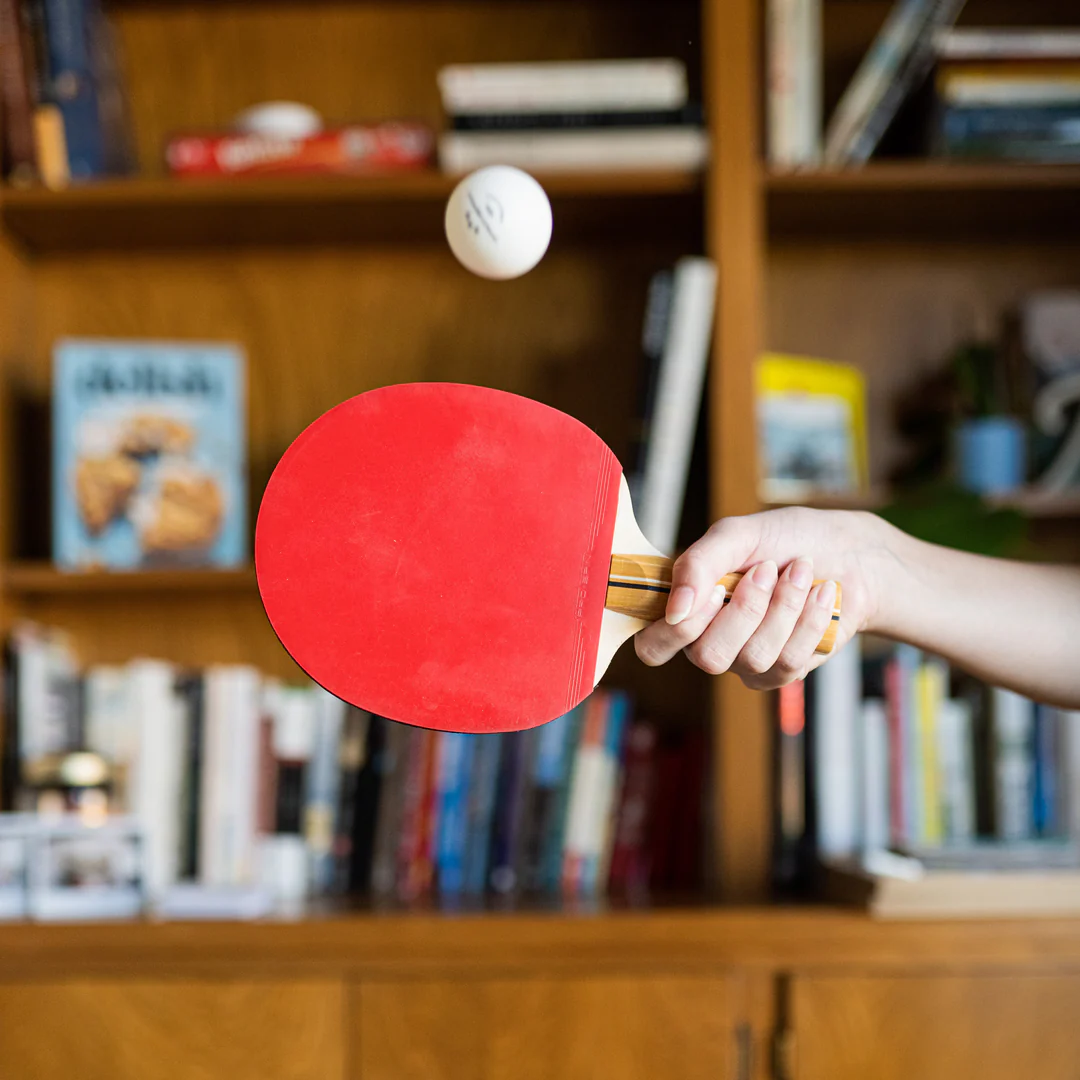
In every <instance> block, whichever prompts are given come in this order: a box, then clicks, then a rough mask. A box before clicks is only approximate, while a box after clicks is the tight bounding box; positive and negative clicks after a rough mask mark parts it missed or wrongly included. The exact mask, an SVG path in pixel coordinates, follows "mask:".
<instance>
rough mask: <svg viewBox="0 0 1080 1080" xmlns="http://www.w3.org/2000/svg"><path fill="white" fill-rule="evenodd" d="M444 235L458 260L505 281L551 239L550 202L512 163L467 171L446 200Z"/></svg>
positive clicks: (533, 261) (535, 260) (537, 257)
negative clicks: (472, 171) (471, 171)
mask: <svg viewBox="0 0 1080 1080" xmlns="http://www.w3.org/2000/svg"><path fill="white" fill-rule="evenodd" d="M445 226H446V239H447V240H448V241H449V244H450V250H451V251H452V252H453V253H454V255H455V256H456V257H457V260H458V262H460V263H461V264H462V266H464V267H465V268H466V269H467V270H471V271H472V272H473V273H474V274H478V275H479V276H480V277H485V278H491V279H493V280H496V281H505V280H507V279H509V278H516V277H520V276H521V275H522V274H525V273H528V271H530V270H531V269H532V268H533V267H534V266H536V264H537V263H538V262H539V261H540V260H541V259H542V258H543V257H544V253H545V252H546V251H547V248H548V244H549V243H550V242H551V203H550V202H548V197H547V194H546V193H545V191H544V189H543V188H542V187H541V186H540V184H539V183H537V181H536V180H535V179H533V177H531V176H530V175H529V174H528V173H526V172H522V170H521V169H516V168H514V167H513V166H511V165H489V166H488V167H487V168H484V169H478V170H477V171H476V172H474V173H470V174H469V175H468V176H466V177H465V178H464V179H463V180H462V181H461V182H460V183H459V184H458V185H457V187H456V188H454V190H453V192H452V193H451V195H450V198H449V200H448V202H447V204H446V219H445Z"/></svg>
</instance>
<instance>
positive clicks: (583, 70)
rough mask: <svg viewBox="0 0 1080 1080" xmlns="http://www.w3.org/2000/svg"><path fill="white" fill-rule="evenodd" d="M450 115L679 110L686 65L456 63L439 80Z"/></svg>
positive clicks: (670, 61) (659, 62) (684, 92)
mask: <svg viewBox="0 0 1080 1080" xmlns="http://www.w3.org/2000/svg"><path fill="white" fill-rule="evenodd" d="M436 79H437V82H438V86H439V92H440V93H441V95H442V102H443V107H444V109H445V110H446V111H447V112H448V113H451V114H458V115H469V114H480V113H496V114H503V113H513V112H558V111H573V112H586V111H599V110H616V109H618V110H632V109H678V108H681V107H682V106H683V105H685V104H686V102H687V80H686V65H685V64H683V62H682V61H681V60H675V59H647V60H603V61H574V62H541V63H533V64H451V65H448V66H447V67H444V68H442V69H440V70H439V72H438V74H437V76H436Z"/></svg>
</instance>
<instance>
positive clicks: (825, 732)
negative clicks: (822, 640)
mask: <svg viewBox="0 0 1080 1080" xmlns="http://www.w3.org/2000/svg"><path fill="white" fill-rule="evenodd" d="M861 661H862V644H861V642H860V640H859V638H858V637H857V636H856V637H855V638H853V639H852V640H851V641H850V642H848V644H847V645H845V646H844V647H843V648H842V649H841V650H840V651H839V652H838V653H837V654H836V655H835V656H832V657H830V658H829V660H828V662H827V663H824V664H822V665H821V667H819V668H817V669H816V670H815V672H814V679H813V688H814V745H815V751H814V787H815V790H816V799H817V827H818V850H819V852H820V854H821V855H822V857H823V858H853V857H855V856H856V855H857V854H858V851H859V847H860V839H861V838H860V835H859V834H860V828H859V820H860V817H861V810H862V806H861V802H860V794H859V772H860V762H859V750H858V747H859V719H860V717H861V715H862V663H861Z"/></svg>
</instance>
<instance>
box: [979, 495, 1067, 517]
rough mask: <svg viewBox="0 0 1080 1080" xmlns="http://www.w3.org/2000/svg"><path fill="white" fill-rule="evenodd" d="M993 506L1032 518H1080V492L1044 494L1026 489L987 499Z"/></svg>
mask: <svg viewBox="0 0 1080 1080" xmlns="http://www.w3.org/2000/svg"><path fill="white" fill-rule="evenodd" d="M986 501H987V503H989V505H991V506H995V507H1001V508H1003V509H1010V510H1018V511H1020V513H1022V514H1025V515H1027V516H1028V517H1032V518H1080V491H1063V492H1050V493H1046V492H1042V491H1035V490H1033V489H1031V488H1025V489H1022V490H1020V491H1017V492H1013V493H1011V494H1008V495H996V496H990V497H988V498H987V500H986Z"/></svg>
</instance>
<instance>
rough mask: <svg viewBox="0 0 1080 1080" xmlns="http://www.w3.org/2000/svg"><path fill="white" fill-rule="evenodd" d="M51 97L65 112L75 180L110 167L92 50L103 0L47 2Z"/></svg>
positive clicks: (47, 77)
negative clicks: (92, 38) (93, 36)
mask: <svg viewBox="0 0 1080 1080" xmlns="http://www.w3.org/2000/svg"><path fill="white" fill-rule="evenodd" d="M44 12H45V29H46V32H45V35H44V39H45V47H46V70H45V73H44V74H45V79H44V80H43V82H44V92H45V96H46V97H47V99H48V100H49V101H51V102H52V103H53V104H55V105H56V107H57V108H58V109H59V110H60V115H61V117H62V118H63V121H64V143H65V146H66V148H67V156H68V171H69V172H70V174H71V179H72V180H76V181H78V180H90V179H93V178H94V177H98V176H103V175H104V174H105V173H106V171H107V167H106V161H107V151H106V140H105V126H104V124H103V123H102V117H101V107H100V101H99V97H98V86H97V73H96V72H95V71H94V62H93V58H92V52H91V37H92V34H93V33H94V32H95V28H94V27H93V25H92V20H94V19H95V18H100V17H101V16H100V12H99V11H98V5H97V0H44Z"/></svg>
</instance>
